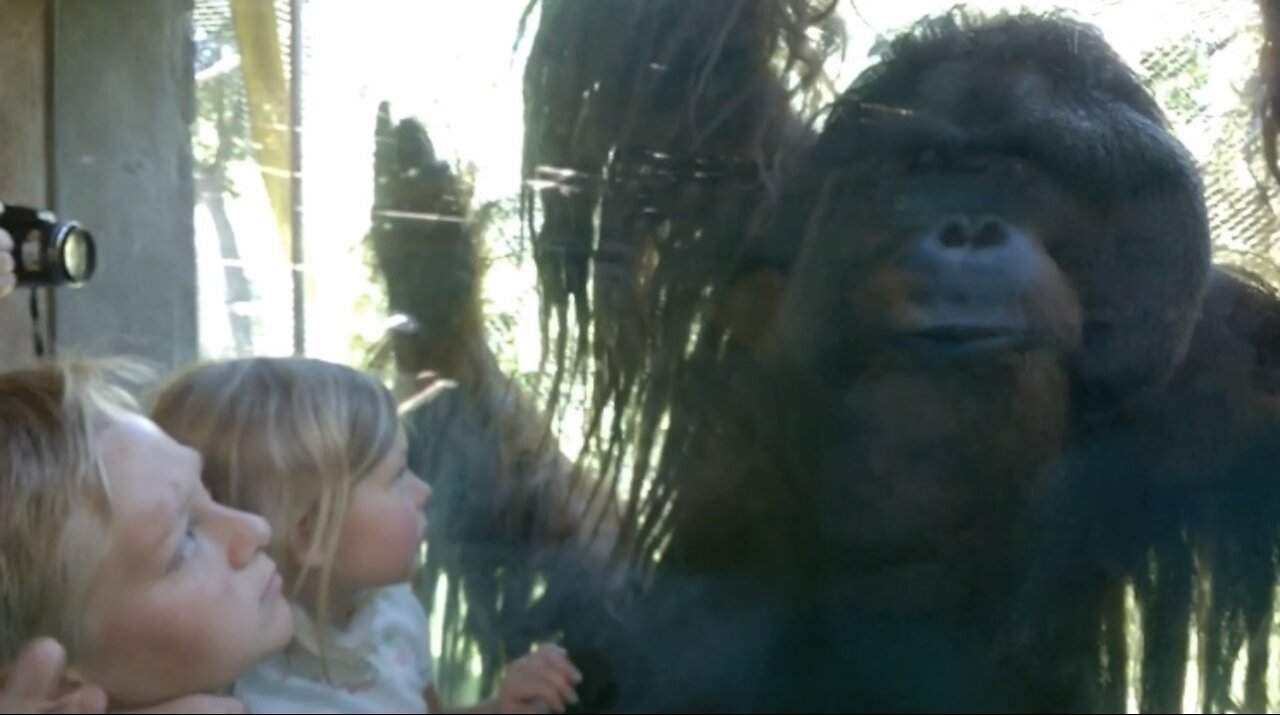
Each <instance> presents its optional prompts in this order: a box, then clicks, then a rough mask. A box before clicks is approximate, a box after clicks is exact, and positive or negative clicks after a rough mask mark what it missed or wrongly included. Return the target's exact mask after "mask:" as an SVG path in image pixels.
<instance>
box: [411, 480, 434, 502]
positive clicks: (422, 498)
mask: <svg viewBox="0 0 1280 715" xmlns="http://www.w3.org/2000/svg"><path fill="white" fill-rule="evenodd" d="M413 481H414V483H415V484H416V485H417V486H416V490H417V491H416V492H415V493H414V495H413V501H414V503H415V504H417V505H418V508H419V509H421V508H422V507H424V506H426V505H427V503H428V502H430V501H431V495H432V494H434V492H433V491H432V490H431V485H430V484H427V483H426V482H424V481H422V478H421V477H415V478H414V480H413Z"/></svg>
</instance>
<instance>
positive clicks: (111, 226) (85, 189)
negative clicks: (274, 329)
mask: <svg viewBox="0 0 1280 715" xmlns="http://www.w3.org/2000/svg"><path fill="white" fill-rule="evenodd" d="M12 2H14V0H3V2H0V7H2V6H7V5H9V4H10V3H12ZM53 2H55V12H54V19H53V24H54V35H53V37H54V46H53V48H52V59H53V81H52V89H53V107H54V111H53V115H54V116H53V121H52V152H53V156H52V157H51V158H52V171H53V182H52V185H53V187H54V188H53V197H52V198H53V202H52V203H53V206H54V207H55V208H56V209H57V210H58V212H59V214H60V215H61V216H62V217H63V218H74V219H76V220H79V221H81V222H82V223H84V224H85V225H86V226H87V227H88V228H89V229H90V230H91V231H93V232H94V233H95V235H96V237H97V238H98V246H99V250H98V273H97V275H96V276H95V277H94V279H93V280H92V281H91V282H90V283H89V284H88V285H86V286H85V287H83V288H81V289H78V290H73V291H59V292H58V293H57V295H56V296H55V301H56V310H57V318H56V321H57V325H56V329H57V335H58V345H59V350H60V351H61V352H64V353H65V352H77V353H83V354H91V355H103V354H110V355H122V354H125V355H132V356H138V357H142V358H145V359H147V360H149V361H152V362H153V363H156V364H157V365H158V366H160V367H176V366H178V365H182V364H184V363H186V362H189V361H190V360H192V359H193V358H194V357H195V356H196V352H197V346H198V333H197V324H196V297H197V293H196V267H195V242H194V227H193V219H192V215H193V210H194V203H193V202H194V190H193V176H192V158H191V139H190V134H189V131H190V125H191V121H192V116H193V113H194V111H195V101H194V94H193V93H194V78H193V75H192V72H193V70H192V56H191V52H192V49H191V48H192V45H191V22H190V12H191V3H190V2H189V0H129V1H128V2H103V1H102V0H53ZM0 27H6V32H8V29H7V28H8V27H9V26H8V23H6V22H3V21H2V20H0ZM2 84H3V83H0V85H2ZM3 114H4V112H0V115H3ZM0 121H2V120H0Z"/></svg>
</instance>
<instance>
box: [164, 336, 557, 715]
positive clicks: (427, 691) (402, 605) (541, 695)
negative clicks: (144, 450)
mask: <svg viewBox="0 0 1280 715" xmlns="http://www.w3.org/2000/svg"><path fill="white" fill-rule="evenodd" d="M153 418H154V420H155V421H156V423H157V424H159V425H160V426H161V427H162V428H163V429H164V430H166V431H167V432H168V433H169V434H170V435H172V436H173V438H174V439H176V440H177V441H178V442H180V443H182V444H185V445H188V446H190V447H192V448H194V449H196V450H197V451H198V452H200V453H201V455H202V456H203V458H204V472H203V474H204V479H205V483H206V484H207V486H208V488H209V490H210V492H211V493H212V494H213V497H214V499H216V500H218V501H220V502H222V503H225V504H228V505H233V506H235V507H237V508H241V509H244V510H246V511H250V512H254V513H257V514H260V515H262V516H263V517H265V518H266V520H267V522H268V523H270V525H271V527H272V534H273V536H272V539H271V541H270V543H269V544H268V546H267V551H268V553H269V554H270V555H272V556H273V557H274V558H275V559H276V561H277V563H279V564H280V571H281V575H282V577H283V580H284V588H285V593H286V595H287V596H288V598H289V600H290V602H291V603H292V604H293V606H294V625H295V636H294V638H293V641H292V642H291V643H290V644H289V646H288V647H287V648H286V649H285V650H284V652H282V653H280V654H279V655H277V656H275V657H273V658H271V659H269V660H267V661H265V662H264V663H262V664H261V665H259V666H258V667H257V668H255V669H253V670H252V671H250V672H249V673H248V674H246V675H245V676H243V677H242V678H241V679H240V680H239V681H238V683H237V685H236V691H235V693H236V696H237V697H239V698H240V699H241V700H243V701H244V703H245V705H246V706H247V707H248V709H249V710H250V711H251V712H257V713H267V712H281V713H284V712H288V713H294V712H350V713H355V712H367V713H396V712H414V713H420V712H442V711H445V712H448V711H453V712H464V711H465V712H538V711H540V710H541V711H546V710H554V711H560V710H562V709H563V708H564V706H565V704H566V703H569V702H573V701H574V700H576V695H575V692H574V684H576V682H577V680H578V679H579V678H580V676H579V675H578V674H577V672H576V671H575V669H574V668H573V666H572V664H571V663H570V662H569V660H568V658H567V657H566V656H565V654H564V653H563V652H562V651H560V650H559V649H558V648H555V647H544V648H542V649H540V650H539V651H538V652H536V653H534V654H532V655H529V656H526V657H524V658H522V659H520V660H518V661H516V662H514V663H513V664H512V666H511V668H510V669H509V670H508V673H507V677H506V678H505V679H504V681H503V684H502V686H501V688H500V690H499V693H498V695H497V697H496V698H494V699H493V700H491V701H487V702H484V703H480V704H479V705H477V706H475V707H472V708H467V709H466V710H444V709H443V708H442V707H441V705H440V703H439V701H438V698H437V696H436V692H435V688H434V687H433V686H432V667H431V657H430V652H429V648H428V640H427V639H428V636H427V618H426V614H425V612H424V610H423V608H422V606H421V604H420V603H419V602H418V600H417V598H416V597H415V596H414V595H413V592H412V590H411V588H410V586H409V581H410V579H411V578H412V576H413V574H414V571H415V569H416V568H417V567H418V565H419V562H420V550H421V544H422V540H423V536H424V533H425V527H426V521H425V517H424V511H423V509H424V507H425V506H426V504H427V503H428V501H429V500H430V498H431V488H430V487H429V486H427V484H426V483H424V482H423V481H422V480H421V479H419V478H418V476H417V475H415V474H414V473H413V472H412V471H410V469H409V468H408V464H407V442H406V437H405V434H404V430H403V429H402V428H401V426H400V423H399V420H398V418H397V414H396V405H395V402H394V399H393V397H392V395H391V393H390V392H389V391H388V390H387V389H386V387H385V386H383V385H382V384H381V383H379V382H378V381H377V380H375V379H373V378H372V377H370V376H368V375H365V374H363V373H360V372H358V371H356V370H353V369H351V368H348V367H345V366H342V365H336V364H333V363H328V362H323V361H320V360H312V359H304V358H253V359H244V360H232V361H226V362H217V363H210V364H205V365H201V366H197V367H195V368H192V369H190V370H188V371H187V372H185V373H183V374H181V375H179V376H178V377H177V378H176V379H174V380H173V381H172V382H171V383H170V384H169V385H168V386H167V387H166V388H165V389H164V390H163V391H162V393H161V394H160V396H159V397H158V399H157V400H156V403H155V406H154V409H153Z"/></svg>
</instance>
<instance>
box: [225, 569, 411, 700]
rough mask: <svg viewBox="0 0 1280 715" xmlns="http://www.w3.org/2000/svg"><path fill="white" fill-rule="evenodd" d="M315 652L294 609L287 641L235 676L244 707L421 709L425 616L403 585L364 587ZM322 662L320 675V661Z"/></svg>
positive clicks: (302, 616)
mask: <svg viewBox="0 0 1280 715" xmlns="http://www.w3.org/2000/svg"><path fill="white" fill-rule="evenodd" d="M367 598H368V600H366V601H364V602H363V603H362V604H361V605H360V606H359V608H358V609H357V611H356V614H355V616H354V617H353V618H352V619H351V625H350V626H349V627H348V628H347V629H346V630H344V631H331V632H330V634H329V639H328V641H326V643H327V644H328V645H329V650H328V651H326V652H327V653H328V658H327V660H326V661H322V660H321V658H320V648H319V641H318V639H317V637H316V630H315V624H314V622H313V621H312V620H311V618H310V617H309V616H308V615H307V614H306V613H304V612H303V611H302V610H301V609H299V608H294V609H293V613H294V638H293V642H291V643H290V644H289V646H288V647H287V648H286V649H285V650H284V652H282V653H278V654H276V655H274V656H272V657H271V658H269V659H267V660H266V661H263V662H262V663H260V664H259V665H258V666H257V667H255V668H254V669H253V670H251V671H249V672H248V673H246V674H245V675H244V676H242V677H241V678H240V680H238V681H236V686H235V696H236V697H237V698H239V699H240V700H241V702H243V703H244V704H245V707H247V708H248V710H249V712H251V713H425V712H427V702H426V698H425V695H424V693H425V692H426V689H427V686H428V685H429V684H430V683H431V651H430V648H429V646H428V642H427V638H428V631H427V614H426V612H425V611H424V610H423V608H422V604H421V603H420V602H419V601H418V599H417V597H415V596H414V594H413V590H412V589H411V588H410V587H409V586H408V585H407V584H405V585H399V586H390V587H387V588H382V589H378V590H377V591H375V592H373V593H371V594H370V595H369V596H368V597H367ZM326 663H327V670H328V672H327V675H328V677H327V678H326V671H325V669H324V668H325V664H326Z"/></svg>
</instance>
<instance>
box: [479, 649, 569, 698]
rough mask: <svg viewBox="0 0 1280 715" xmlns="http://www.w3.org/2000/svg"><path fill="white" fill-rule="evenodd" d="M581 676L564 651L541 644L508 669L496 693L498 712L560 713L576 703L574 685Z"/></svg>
mask: <svg viewBox="0 0 1280 715" xmlns="http://www.w3.org/2000/svg"><path fill="white" fill-rule="evenodd" d="M581 682H582V674H581V673H579V672H578V669H577V668H575V667H573V663H571V662H570V661H569V656H568V654H567V653H566V652H565V650H564V649H563V648H561V647H559V646H557V645H551V644H544V645H542V646H540V647H539V648H538V650H537V651H535V652H533V653H531V654H529V655H526V656H524V657H523V658H520V659H519V660H517V661H516V662H514V663H512V664H511V667H510V668H508V669H507V675H506V678H504V679H503V681H502V687H501V688H500V689H499V690H498V712H500V713H548V712H554V713H560V712H564V709H565V707H566V706H567V705H574V704H576V703H577V702H578V693H577V691H575V690H574V686H576V685H577V684H578V683H581Z"/></svg>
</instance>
